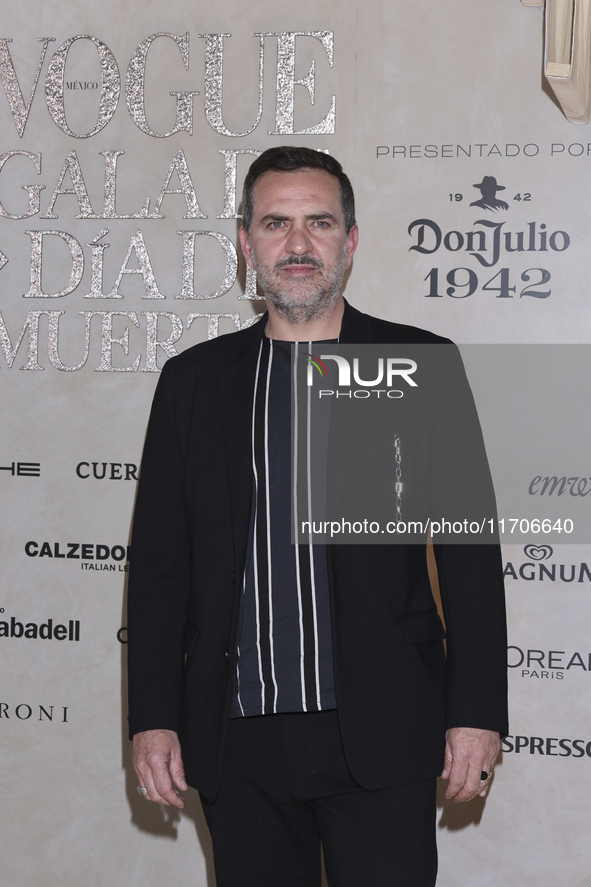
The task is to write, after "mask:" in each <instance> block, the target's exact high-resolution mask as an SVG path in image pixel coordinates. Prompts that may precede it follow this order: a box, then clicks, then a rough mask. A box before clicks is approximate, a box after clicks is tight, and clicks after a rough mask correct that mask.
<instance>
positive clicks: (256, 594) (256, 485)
mask: <svg viewBox="0 0 591 887" xmlns="http://www.w3.org/2000/svg"><path fill="white" fill-rule="evenodd" d="M262 353H263V342H262V341H261V347H260V348H259V356H258V360H257V369H256V373H255V377H254V395H253V398H252V436H251V441H252V443H251V445H252V470H253V474H254V521H253V536H252V551H253V560H254V563H253V566H254V600H255V609H256V623H257V654H258V659H259V680H260V682H261V714H264V713H265V681H264V678H263V660H262V656H261V620H260V614H259V570H258V555H257V511H258V489H259V478H258V474H257V465H256V458H255V451H254V420H255V414H256V401H257V388H258V384H259V369H260V366H261V354H262Z"/></svg>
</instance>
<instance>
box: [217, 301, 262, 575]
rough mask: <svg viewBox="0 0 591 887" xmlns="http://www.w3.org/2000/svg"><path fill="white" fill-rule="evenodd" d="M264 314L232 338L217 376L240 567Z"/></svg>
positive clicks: (249, 492)
mask: <svg viewBox="0 0 591 887" xmlns="http://www.w3.org/2000/svg"><path fill="white" fill-rule="evenodd" d="M266 318H267V315H266V314H265V315H263V317H262V318H261V319H260V320H259V321H257V323H256V324H255V325H254V326H252V327H250V328H249V329H248V330H245V331H244V334H242V335H240V336H238V337H237V338H236V347H235V349H234V351H233V353H232V354H231V355H230V359H229V361H228V366H227V368H226V369H225V370H224V371H222V372H221V373H220V376H219V380H218V383H219V397H220V406H221V417H222V429H223V447H224V451H225V457H226V470H227V474H228V486H229V489H230V501H231V509H232V515H231V520H232V531H233V538H234V551H235V555H236V560H237V566H238V568H239V569H240V570H242V569H243V567H244V560H245V553H246V545H247V541H248V528H249V525H250V509H251V502H252V466H251V450H252V444H251V428H252V399H253V391H254V380H255V374H256V366H257V360H258V355H259V348H260V344H261V340H262V338H263V335H264V330H265V326H266Z"/></svg>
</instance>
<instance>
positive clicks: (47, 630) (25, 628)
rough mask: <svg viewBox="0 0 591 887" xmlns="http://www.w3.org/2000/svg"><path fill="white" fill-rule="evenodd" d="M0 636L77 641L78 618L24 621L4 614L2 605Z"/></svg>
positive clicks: (78, 636) (0, 609)
mask: <svg viewBox="0 0 591 887" xmlns="http://www.w3.org/2000/svg"><path fill="white" fill-rule="evenodd" d="M0 614H1V616H2V618H1V619H0V638H17V639H19V638H22V639H29V640H42V641H79V640H80V620H79V619H69V620H68V622H67V623H66V622H58V621H57V620H54V619H47V620H46V621H45V622H25V621H24V620H22V621H21V620H19V619H17V618H16V617H15V616H10V617H8V616H6V617H5V616H4V615H3V614H4V607H2V608H0Z"/></svg>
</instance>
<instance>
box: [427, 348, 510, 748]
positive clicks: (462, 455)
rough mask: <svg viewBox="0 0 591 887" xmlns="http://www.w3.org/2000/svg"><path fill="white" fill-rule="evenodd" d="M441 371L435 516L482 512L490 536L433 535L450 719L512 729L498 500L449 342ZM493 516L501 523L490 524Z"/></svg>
mask: <svg viewBox="0 0 591 887" xmlns="http://www.w3.org/2000/svg"><path fill="white" fill-rule="evenodd" d="M444 353H445V366H444V367H443V368H442V372H441V373H440V374H439V379H440V391H439V395H438V397H437V410H436V420H435V422H436V427H435V431H434V433H433V435H432V441H433V447H434V452H433V455H432V464H433V465H434V466H435V467H434V474H435V476H436V477H438V478H439V480H438V481H437V484H436V487H437V492H436V501H435V503H434V505H433V508H434V510H433V511H432V512H431V514H432V517H433V519H442V518H448V519H450V520H452V521H453V520H462V519H463V518H465V517H469V518H470V519H474V518H476V519H477V521H478V522H479V523H480V524H482V523H483V522H484V523H485V526H486V530H487V537H488V539H487V544H481V543H480V542H479V541H478V536H475V537H471V539H472V538H474V540H475V543H476V544H474V543H473V542H472V541H470V543H469V544H463V543H461V544H454V543H453V537H452V538H450V536H449V535H448V536H447V542H446V544H438V540H437V537H436V536H434V537H433V542H434V553H435V558H436V561H437V570H438V577H439V587H440V592H441V601H442V604H443V610H444V615H445V620H446V630H447V727H477V728H480V729H488V730H495V731H498V732H499V733H503V734H506V733H507V732H508V729H509V727H508V715H507V625H506V612H505V592H504V583H503V568H502V560H501V550H500V545H499V544H498V536H497V533H496V520H497V513H496V503H495V496H494V490H493V486H492V479H491V477H490V471H489V467H488V460H487V456H486V450H485V446H484V440H483V437H482V431H481V428H480V422H479V420H478V415H477V412H476V407H475V405H474V399H473V396H472V392H471V390H470V386H469V384H468V380H467V378H466V374H465V371H464V367H463V364H462V360H461V357H460V354H459V351H458V350H457V348H456V347H455V346H446V347H445V349H444ZM491 519H492V521H493V527H494V528H495V531H494V533H493V534H491V533H490V531H489V530H488V528H489V521H490V520H491Z"/></svg>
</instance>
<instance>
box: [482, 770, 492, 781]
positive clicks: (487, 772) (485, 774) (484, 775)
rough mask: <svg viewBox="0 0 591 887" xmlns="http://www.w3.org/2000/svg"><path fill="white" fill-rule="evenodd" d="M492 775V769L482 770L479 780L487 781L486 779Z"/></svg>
mask: <svg viewBox="0 0 591 887" xmlns="http://www.w3.org/2000/svg"><path fill="white" fill-rule="evenodd" d="M492 775H493V771H492V770H482V771H481V773H480V781H481V782H488V780H489V779H490V778H491V777H492Z"/></svg>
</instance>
